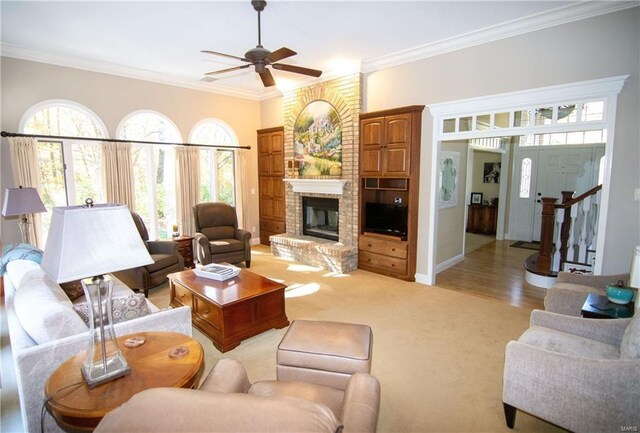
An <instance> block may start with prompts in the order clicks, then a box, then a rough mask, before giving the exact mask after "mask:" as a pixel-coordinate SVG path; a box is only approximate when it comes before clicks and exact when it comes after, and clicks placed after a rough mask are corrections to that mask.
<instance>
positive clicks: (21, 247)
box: [0, 244, 42, 275]
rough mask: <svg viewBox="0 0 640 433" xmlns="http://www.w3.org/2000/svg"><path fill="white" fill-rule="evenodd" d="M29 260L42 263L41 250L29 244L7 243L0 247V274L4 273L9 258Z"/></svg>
mask: <svg viewBox="0 0 640 433" xmlns="http://www.w3.org/2000/svg"><path fill="white" fill-rule="evenodd" d="M17 259H23V260H31V261H32V262H36V263H42V250H39V249H38V248H36V247H34V246H33V245H31V244H9V245H6V246H4V247H2V257H0V275H4V273H5V272H6V268H7V263H9V262H10V261H11V260H17Z"/></svg>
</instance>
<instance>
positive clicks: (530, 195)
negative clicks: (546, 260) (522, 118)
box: [509, 149, 538, 241]
mask: <svg viewBox="0 0 640 433" xmlns="http://www.w3.org/2000/svg"><path fill="white" fill-rule="evenodd" d="M525 159H526V160H527V164H525V165H526V166H527V167H528V168H529V169H530V170H529V176H525V177H524V178H523V176H522V171H523V164H522V162H523V160H525ZM514 161H515V162H514V170H513V181H512V186H511V200H510V203H511V204H510V208H509V239H513V240H519V241H531V229H532V225H533V210H534V208H535V204H536V199H537V197H536V182H537V170H538V149H525V150H522V149H520V150H518V151H517V153H516V156H515V158H514ZM525 170H527V168H526V167H525ZM521 190H522V193H521Z"/></svg>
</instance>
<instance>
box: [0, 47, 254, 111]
mask: <svg viewBox="0 0 640 433" xmlns="http://www.w3.org/2000/svg"><path fill="white" fill-rule="evenodd" d="M0 54H1V55H2V56H3V57H12V58H16V59H21V60H29V61H32V62H39V63H47V64H51V65H57V66H64V67H68V68H74V69H81V70H85V71H91V72H98V73H101V74H107V75H116V76H119V77H125V78H133V79H137V80H143V81H151V82H154V83H158V84H166V85H169V86H177V87H183V88H186V89H191V90H199V91H202V92H208V93H215V94H218V95H224V96H234V97H238V98H244V99H252V100H256V101H258V100H260V99H263V96H262V94H261V93H259V92H253V91H249V90H244V89H238V88H233V87H228V86H223V85H220V84H218V83H205V82H201V81H191V80H188V79H184V78H181V77H176V76H174V75H169V74H162V73H159V72H154V71H149V70H145V69H139V68H133V67H130V66H124V65H119V64H116V63H109V62H103V61H100V60H94V59H80V58H77V57H68V56H60V55H57V54H50V53H43V52H41V51H35V50H29V49H26V48H22V47H18V46H15V45H10V44H5V43H2V44H0Z"/></svg>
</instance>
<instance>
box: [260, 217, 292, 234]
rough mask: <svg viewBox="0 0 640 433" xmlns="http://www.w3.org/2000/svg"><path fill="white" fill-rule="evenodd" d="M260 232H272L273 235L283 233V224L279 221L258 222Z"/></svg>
mask: <svg viewBox="0 0 640 433" xmlns="http://www.w3.org/2000/svg"><path fill="white" fill-rule="evenodd" d="M260 230H264V231H267V232H273V233H275V234H280V233H284V232H285V231H286V230H285V223H284V222H281V221H264V220H263V221H260Z"/></svg>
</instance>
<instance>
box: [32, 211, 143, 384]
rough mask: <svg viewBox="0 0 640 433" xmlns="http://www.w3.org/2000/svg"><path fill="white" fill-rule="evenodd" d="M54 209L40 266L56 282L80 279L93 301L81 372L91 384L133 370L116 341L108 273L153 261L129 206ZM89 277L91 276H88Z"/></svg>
mask: <svg viewBox="0 0 640 433" xmlns="http://www.w3.org/2000/svg"><path fill="white" fill-rule="evenodd" d="M90 200H91V199H87V205H86V206H70V207H56V208H54V209H53V214H52V218H51V227H50V229H49V236H48V238H47V244H46V246H45V250H44V256H43V258H42V268H43V269H44V270H45V271H46V272H47V273H48V274H49V276H50V277H51V278H53V279H54V280H55V281H56V282H57V283H64V282H68V281H75V280H82V288H83V290H84V294H85V297H86V299H87V304H88V305H89V342H88V343H89V345H88V348H87V354H86V357H85V360H84V362H83V365H82V375H83V376H84V379H85V381H86V382H87V384H88V385H89V387H90V388H93V387H95V386H97V385H99V384H101V383H104V382H108V381H111V380H113V379H117V378H119V377H122V376H125V375H127V374H129V373H130V371H131V370H130V368H129V366H128V365H127V361H126V360H125V358H124V356H123V355H122V352H121V351H120V349H119V348H118V345H117V343H116V337H115V331H114V329H113V313H112V309H111V294H112V288H113V282H112V280H111V278H110V277H109V276H107V275H105V274H107V273H109V272H116V271H121V270H124V269H130V268H135V267H138V266H145V265H148V264H151V263H153V260H152V259H151V256H150V255H149V252H148V251H147V249H146V247H145V245H144V243H143V242H142V238H141V237H140V234H139V233H138V230H137V229H136V226H135V224H134V222H133V218H132V217H131V213H130V211H129V209H128V208H127V207H126V206H120V205H114V204H101V205H95V206H94V205H93V204H92V202H91V201H90ZM87 277H88V278H87Z"/></svg>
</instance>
